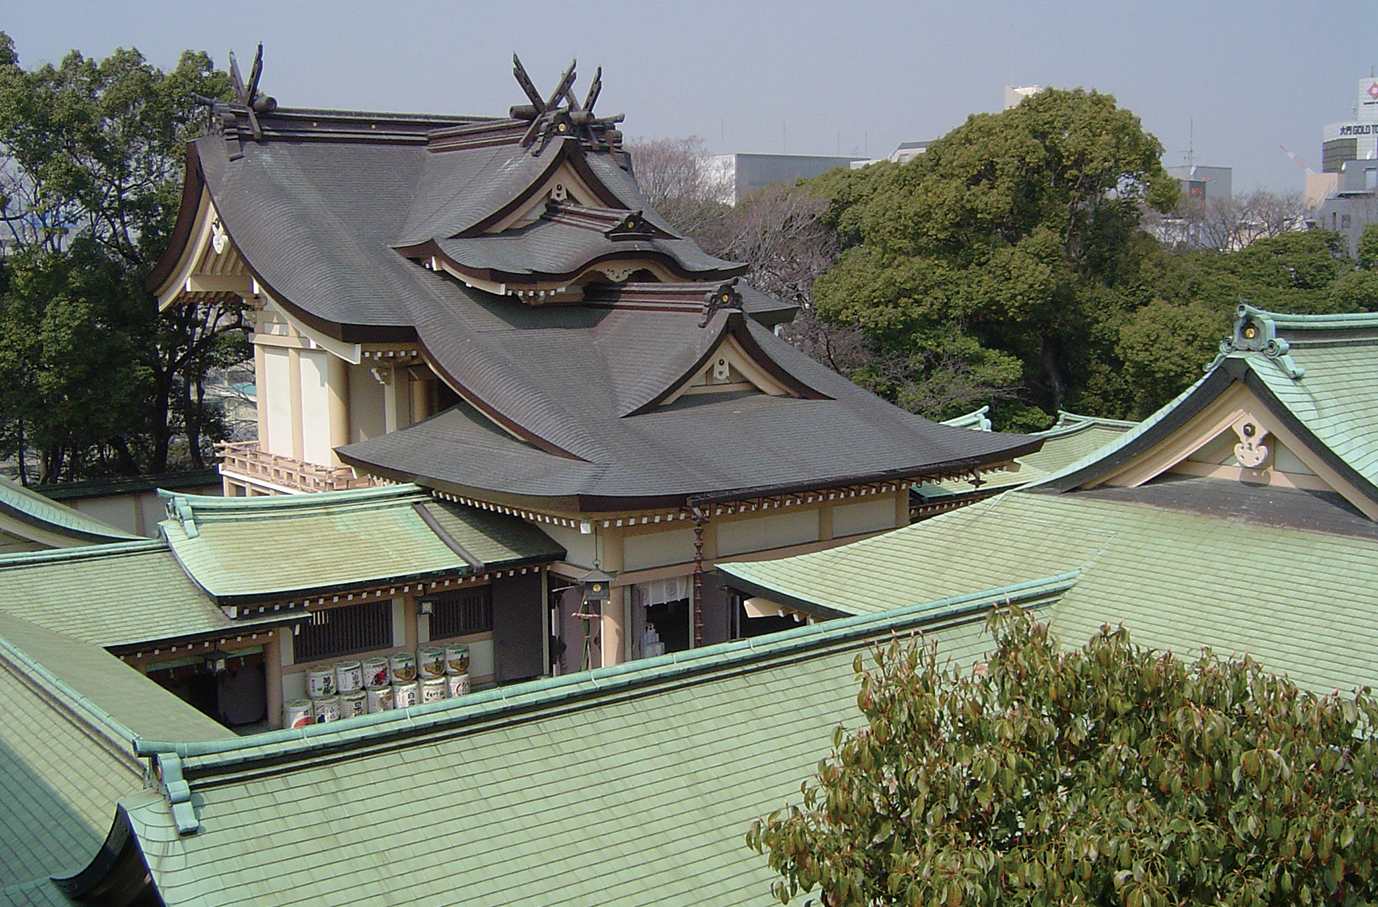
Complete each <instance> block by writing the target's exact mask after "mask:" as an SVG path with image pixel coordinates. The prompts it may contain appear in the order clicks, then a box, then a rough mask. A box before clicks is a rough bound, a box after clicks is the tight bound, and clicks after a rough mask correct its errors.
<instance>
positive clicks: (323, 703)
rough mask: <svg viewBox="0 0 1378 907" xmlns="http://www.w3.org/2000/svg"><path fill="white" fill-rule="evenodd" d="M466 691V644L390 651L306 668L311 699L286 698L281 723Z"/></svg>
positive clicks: (319, 719) (341, 715)
mask: <svg viewBox="0 0 1378 907" xmlns="http://www.w3.org/2000/svg"><path fill="white" fill-rule="evenodd" d="M468 692H469V647H468V646H464V645H454V646H446V647H444V648H441V647H438V646H426V647H423V648H421V649H418V650H417V651H416V652H406V651H404V652H393V653H392V654H391V655H386V656H378V657H375V658H365V659H364V660H362V661H341V662H336V663H335V664H333V665H317V666H315V667H313V668H311V669H309V670H308V671H307V673H306V695H307V697H309V698H307V699H295V700H292V701H290V702H286V703H284V704H283V709H282V711H283V716H282V717H283V722H282V723H283V726H284V727H303V726H305V725H308V724H324V723H326V722H330V721H338V720H340V719H341V718H355V717H357V716H359V715H372V714H375V713H377V712H386V711H390V710H391V709H404V708H407V707H409V706H413V705H418V704H420V703H423V702H439V701H440V700H442V699H449V698H452V697H455V696H462V695H464V694H465V693H468Z"/></svg>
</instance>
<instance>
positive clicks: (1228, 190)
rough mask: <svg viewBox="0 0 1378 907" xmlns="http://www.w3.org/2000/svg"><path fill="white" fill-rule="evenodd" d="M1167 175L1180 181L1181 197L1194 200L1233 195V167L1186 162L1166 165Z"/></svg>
mask: <svg viewBox="0 0 1378 907" xmlns="http://www.w3.org/2000/svg"><path fill="white" fill-rule="evenodd" d="M1167 172H1168V175H1169V176H1175V177H1176V178H1177V179H1179V180H1181V182H1182V197H1183V198H1190V199H1193V200H1196V201H1206V200H1207V199H1211V198H1229V197H1230V196H1232V195H1234V168H1233V167H1203V166H1201V165H1200V164H1188V165H1184V166H1181V167H1168V168H1167Z"/></svg>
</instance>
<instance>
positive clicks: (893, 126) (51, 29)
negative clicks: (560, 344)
mask: <svg viewBox="0 0 1378 907" xmlns="http://www.w3.org/2000/svg"><path fill="white" fill-rule="evenodd" d="M4 7H5V8H4V9H3V11H0V30H3V31H5V32H7V33H8V34H9V35H10V37H12V38H13V39H14V41H15V44H16V47H17V49H18V51H19V55H20V61H21V63H22V64H23V65H24V66H26V67H32V66H34V65H36V64H38V63H42V62H45V61H52V62H57V61H58V60H60V59H61V57H62V56H63V55H64V54H66V52H67V51H69V50H71V49H77V50H80V51H81V52H82V53H83V54H85V55H87V56H96V57H103V56H105V55H107V54H108V53H109V52H110V51H111V50H112V49H114V48H115V47H121V46H122V47H129V46H133V47H137V48H138V49H139V50H141V51H142V52H143V53H144V55H145V56H146V57H147V58H148V59H149V60H150V61H151V62H153V63H154V64H156V65H158V66H161V67H170V66H172V65H173V64H174V63H175V62H176V59H177V55H178V54H179V53H180V52H181V51H182V50H183V49H184V48H193V49H199V50H205V51H207V52H209V53H210V54H211V55H212V57H214V58H215V60H216V62H217V63H218V64H219V65H221V66H225V65H227V63H226V61H227V52H228V51H230V50H234V51H235V52H236V55H237V56H238V57H239V60H240V63H241V66H243V67H244V68H245V70H246V72H247V66H248V62H249V61H251V60H252V57H253V50H254V46H255V45H256V44H257V43H258V42H259V41H262V42H263V43H264V45H265V66H264V76H263V81H262V88H263V89H264V90H265V91H266V92H267V93H269V94H271V95H273V96H275V97H276V98H277V99H278V101H279V102H280V103H281V104H282V105H283V106H287V107H333V108H346V109H371V110H397V111H420V112H434V113H463V114H482V115H498V114H502V113H504V112H505V111H506V109H507V107H508V106H509V105H510V104H514V103H520V102H522V101H523V100H524V98H523V95H522V93H521V91H520V89H518V87H517V85H516V83H515V82H514V81H513V79H512V76H511V73H510V69H511V66H510V57H511V54H512V52H513V51H516V52H517V53H518V54H520V55H521V58H522V60H523V62H524V63H525V64H526V67H527V70H528V71H529V72H530V73H531V75H532V78H533V79H534V80H535V82H536V85H537V87H538V88H539V89H541V90H542V91H543V92H544V91H549V90H550V88H551V87H552V86H553V84H554V82H555V80H556V79H557V78H558V77H559V74H560V73H561V72H562V71H563V69H564V67H565V66H566V65H567V64H568V63H569V61H570V59H571V58H575V57H577V58H578V60H579V74H580V79H579V81H578V82H576V91H577V92H578V93H579V94H581V95H582V93H583V89H584V88H586V87H587V85H588V82H589V79H591V78H592V75H593V70H594V68H595V67H596V66H600V65H601V66H602V67H603V85H604V89H603V96H602V99H601V100H600V101H599V103H598V112H600V113H603V114H611V113H626V115H627V120H626V122H625V123H624V125H623V128H624V131H625V132H626V133H627V135H629V136H633V137H678V136H686V135H699V136H701V137H703V139H704V140H705V142H706V144H707V145H708V147H709V149H710V150H712V151H714V152H726V151H764V152H778V151H781V150H784V151H788V152H790V153H798V154H834V153H837V152H838V151H841V153H843V154H853V153H854V154H856V155H867V156H871V157H878V156H883V155H885V154H888V153H889V152H890V151H891V150H892V149H893V148H894V147H895V145H896V144H898V143H899V142H901V141H912V140H918V139H931V138H936V137H937V136H939V135H942V134H943V133H944V132H946V131H948V130H949V129H952V128H953V127H955V126H957V125H959V124H960V123H961V122H962V121H963V120H964V119H965V118H966V116H967V115H968V114H970V113H976V112H982V111H995V110H998V109H999V108H1000V105H1001V102H1002V98H1003V90H1004V86H1005V85H1007V84H1019V85H1024V84H1039V85H1051V86H1055V87H1059V88H1073V87H1077V86H1082V87H1086V88H1094V89H1096V90H1099V91H1103V92H1109V93H1111V94H1113V95H1115V97H1116V98H1117V99H1118V101H1119V103H1120V104H1121V105H1122V106H1125V107H1128V108H1129V109H1131V110H1133V111H1134V112H1135V113H1136V114H1138V115H1139V117H1140V118H1141V119H1142V121H1143V124H1144V127H1145V128H1146V129H1147V130H1148V131H1150V132H1152V133H1153V134H1155V135H1156V136H1158V138H1159V139H1160V140H1161V141H1162V142H1163V145H1164V146H1165V148H1166V149H1167V154H1166V156H1165V162H1166V163H1168V164H1169V165H1172V164H1180V163H1184V162H1185V160H1186V152H1187V149H1188V147H1189V145H1190V144H1192V143H1193V139H1192V138H1191V136H1192V124H1193V123H1194V126H1195V129H1194V147H1195V160H1196V162H1197V163H1198V164H1211V165H1219V166H1232V167H1234V168H1235V173H1234V185H1235V190H1236V192H1240V191H1248V190H1250V189H1253V188H1257V187H1264V188H1269V189H1273V190H1275V191H1286V190H1293V189H1297V190H1299V189H1300V188H1301V186H1302V181H1303V177H1302V171H1301V170H1300V169H1299V168H1298V167H1297V166H1296V165H1295V164H1293V163H1292V162H1291V161H1289V160H1288V159H1287V158H1286V157H1285V156H1284V155H1283V153H1282V152H1281V151H1280V150H1279V148H1278V146H1279V145H1286V146H1287V147H1288V148H1290V149H1291V150H1292V151H1294V152H1296V153H1297V154H1299V155H1300V156H1301V157H1303V158H1304V159H1306V160H1307V162H1308V163H1310V164H1311V165H1312V166H1313V167H1316V168H1319V167H1320V130H1321V126H1322V125H1324V124H1325V123H1329V122H1335V121H1338V120H1344V119H1348V118H1349V117H1350V105H1351V103H1352V100H1353V95H1354V91H1355V86H1356V83H1357V80H1358V79H1360V78H1362V77H1365V76H1367V75H1368V74H1369V73H1370V70H1371V68H1372V67H1374V66H1376V65H1378V40H1376V39H1375V38H1374V30H1373V26H1374V10H1375V6H1374V4H1373V2H1372V0H1363V2H1360V0H1323V2H1321V3H1303V2H1297V0H1289V2H1281V0H1254V2H1242V0H1217V2H1213V3H1199V2H1193V3H1187V2H1180V0H1165V2H1160V3H1156V4H1152V3H1142V2H1137V3H1117V2H1113V0H1109V2H1107V0H1098V2H1094V0H1093V2H1082V0H1068V2H1061V3H1054V2H1041V0H1028V2H985V0H970V2H947V3H937V2H911V3H900V2H867V0H853V2H849V3H842V2H831V3H815V2H810V0H796V2H793V3H785V2H778V3H773V4H762V3H752V2H749V0H737V2H720V0H696V2H693V3H673V2H659V3H657V2H648V0H642V2H636V3H631V2H613V0H601V2H600V0H592V2H582V3H575V2H567V3H545V2H521V0H508V2H449V3H442V2H414V3H408V2H400V0H399V2H392V3H363V2H352V0H334V2H328V3H327V2H315V0H301V2H292V0H284V2H278V3H267V2H260V0H227V2H223V3H204V2H197V0H192V2H188V0H183V2H178V3H173V2H156V0H121V2H102V3H95V2H84V3H73V2H63V0H47V2H32V0H28V2H25V0H4Z"/></svg>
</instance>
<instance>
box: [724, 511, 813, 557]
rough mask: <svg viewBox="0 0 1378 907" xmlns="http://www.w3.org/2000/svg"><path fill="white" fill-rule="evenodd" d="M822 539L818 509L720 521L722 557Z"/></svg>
mask: <svg viewBox="0 0 1378 907" xmlns="http://www.w3.org/2000/svg"><path fill="white" fill-rule="evenodd" d="M816 541H818V511H817V510H800V511H795V512H793V513H788V512H786V513H772V514H769V515H768V516H760V517H753V518H751V519H746V520H732V521H731V522H723V523H719V524H718V557H727V556H729V555H733V554H745V553H746V552H748V551H766V550H769V549H771V548H784V547H785V546H787V545H802V544H804V543H805V542H816Z"/></svg>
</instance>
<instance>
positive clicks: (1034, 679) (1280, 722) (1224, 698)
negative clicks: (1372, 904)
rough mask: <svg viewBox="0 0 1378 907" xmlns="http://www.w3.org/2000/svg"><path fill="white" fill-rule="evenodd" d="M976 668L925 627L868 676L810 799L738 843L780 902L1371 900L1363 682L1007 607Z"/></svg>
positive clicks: (1377, 762)
mask: <svg viewBox="0 0 1378 907" xmlns="http://www.w3.org/2000/svg"><path fill="white" fill-rule="evenodd" d="M991 626H992V629H993V632H994V636H995V639H996V642H997V647H996V650H995V652H994V654H993V656H992V657H991V660H990V662H989V664H988V666H987V669H986V671H985V672H984V674H983V675H981V674H979V672H978V674H972V675H963V674H961V673H959V672H958V671H957V670H956V669H955V668H952V667H949V666H947V665H945V664H943V663H942V662H940V660H939V658H938V656H937V654H936V652H935V650H934V648H933V647H932V646H930V645H926V644H924V643H923V642H921V641H899V640H896V641H894V642H891V643H890V644H889V645H887V646H878V647H876V648H875V649H874V650H873V651H872V652H871V653H870V660H871V664H870V665H869V666H867V667H863V658H862V657H861V656H858V658H857V661H856V670H857V672H858V674H859V675H860V680H861V692H860V694H859V695H858V697H857V702H858V704H859V706H860V708H861V711H862V713H863V714H864V715H865V717H866V722H867V723H866V724H865V725H864V726H863V727H861V728H859V729H858V730H856V731H851V732H846V731H844V730H843V729H841V728H839V729H838V730H837V731H836V732H835V733H834V735H833V753H832V755H830V756H829V757H828V758H826V759H824V760H823V761H822V762H821V763H820V764H819V768H818V773H817V775H816V776H815V777H814V778H813V779H812V780H811V781H808V782H805V783H804V784H803V785H802V788H801V790H802V793H803V805H802V807H788V808H786V809H784V810H782V811H779V812H776V813H774V814H772V815H770V816H769V817H767V818H765V819H764V820H761V821H758V822H757V823H755V825H754V826H753V828H752V829H751V831H750V832H749V833H748V835H747V842H748V844H749V845H750V846H752V847H753V848H755V849H756V850H757V851H758V852H762V853H767V854H768V855H769V859H770V865H771V867H772V868H773V869H775V870H776V871H778V872H779V873H780V875H781V876H782V879H781V881H779V882H777V883H775V885H774V890H775V894H776V895H777V897H779V899H780V900H781V901H782V902H787V901H788V900H789V899H790V898H791V897H793V896H795V895H798V894H801V893H807V892H811V891H815V890H816V891H819V892H821V903H822V904H825V905H853V904H856V905H862V904H865V905H872V904H944V905H952V907H956V905H962V904H1123V905H1128V907H1143V905H1159V904H1240V905H1244V904H1360V903H1367V902H1369V901H1371V900H1373V899H1374V898H1375V897H1378V890H1376V889H1378V882H1376V881H1375V877H1374V871H1373V870H1374V853H1375V849H1378V833H1376V832H1378V823H1376V821H1375V814H1374V805H1375V804H1374V798H1375V784H1378V778H1375V774H1374V772H1375V768H1378V753H1376V752H1375V746H1374V740H1373V738H1372V729H1373V727H1374V720H1375V717H1378V707H1376V706H1375V704H1374V702H1373V701H1372V700H1371V699H1370V697H1369V696H1368V694H1367V692H1366V691H1360V692H1359V693H1358V694H1357V695H1356V696H1354V697H1341V696H1338V695H1331V696H1324V697H1322V696H1316V695H1313V694H1311V693H1307V692H1304V691H1301V690H1298V689H1297V687H1296V686H1295V685H1294V684H1292V683H1291V682H1290V681H1288V680H1287V679H1286V678H1280V677H1276V676H1273V675H1270V674H1267V673H1265V672H1264V671H1263V670H1262V669H1261V668H1260V667H1259V666H1258V665H1257V664H1255V663H1254V662H1252V661H1250V660H1249V659H1247V658H1246V659H1244V660H1243V661H1230V662H1226V661H1222V660H1220V659H1217V658H1215V657H1212V656H1210V655H1209V654H1208V655H1206V656H1204V657H1202V658H1201V659H1199V660H1197V661H1196V662H1194V663H1188V662H1183V661H1179V660H1178V659H1176V658H1174V657H1173V656H1171V655H1170V654H1164V653H1161V652H1153V651H1150V650H1147V649H1144V648H1141V647H1139V646H1135V645H1133V644H1131V642H1130V639H1129V633H1128V632H1127V631H1126V630H1124V629H1123V628H1120V629H1112V628H1109V627H1106V628H1104V629H1102V631H1101V632H1100V633H1099V634H1098V635H1097V636H1095V637H1094V638H1093V639H1091V640H1090V642H1088V643H1087V644H1086V646H1085V647H1084V648H1082V649H1080V650H1066V649H1063V648H1062V647H1061V646H1060V645H1058V644H1057V642H1056V641H1055V640H1054V639H1053V638H1052V636H1051V635H1050V634H1049V632H1048V629H1047V627H1046V626H1045V625H1043V624H1040V623H1037V622H1036V621H1034V620H1033V619H1032V618H1031V617H1030V616H1029V615H1027V614H1024V613H1021V612H1018V611H1017V610H1016V611H1013V612H1006V613H1004V614H999V615H995V616H993V617H992V624H991Z"/></svg>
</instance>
